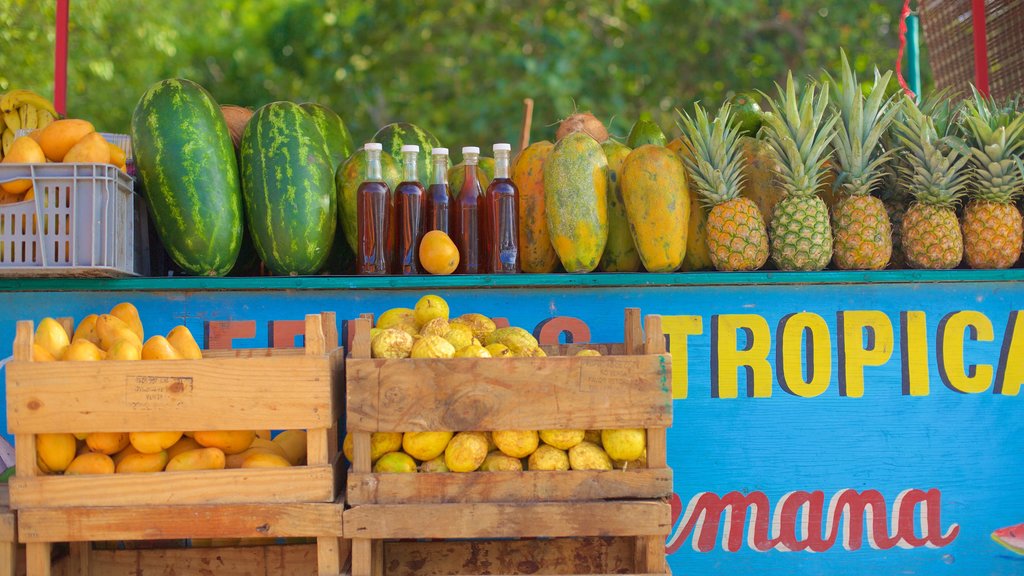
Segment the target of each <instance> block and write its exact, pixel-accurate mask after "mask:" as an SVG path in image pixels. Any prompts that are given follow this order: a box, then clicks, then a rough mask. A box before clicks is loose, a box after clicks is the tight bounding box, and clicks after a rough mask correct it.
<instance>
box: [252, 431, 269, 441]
mask: <svg viewBox="0 0 1024 576" xmlns="http://www.w3.org/2000/svg"><path fill="white" fill-rule="evenodd" d="M255 432H256V437H257V438H262V439H264V440H268V441H269V440H270V439H272V438H273V437H274V435H273V434H271V433H270V430H256V431H255Z"/></svg>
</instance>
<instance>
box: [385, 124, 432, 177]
mask: <svg viewBox="0 0 1024 576" xmlns="http://www.w3.org/2000/svg"><path fill="white" fill-rule="evenodd" d="M370 142H380V143H381V144H382V145H383V146H384V153H385V154H389V155H390V156H391V157H392V158H394V159H395V163H396V164H395V165H396V166H398V173H399V176H401V173H402V145H403V144H416V145H417V146H419V147H420V156H419V160H418V161H417V163H416V170H417V171H418V172H419V175H420V183H421V184H423V186H424V187H426V186H429V185H430V184H431V182H433V176H434V164H433V162H431V161H430V152H431V151H432V150H433V149H434V147H435V146H440V145H441V142H440V141H439V140H438V139H437V138H435V137H434V135H433V134H431V133H430V132H427V131H426V130H424V129H422V128H420V127H418V126H416V125H415V124H409V123H406V122H396V123H394V124H388V125H387V126H384V127H383V128H381V129H380V130H378V131H377V133H376V134H374V135H373V138H372V139H371V140H370ZM392 190H394V188H392Z"/></svg>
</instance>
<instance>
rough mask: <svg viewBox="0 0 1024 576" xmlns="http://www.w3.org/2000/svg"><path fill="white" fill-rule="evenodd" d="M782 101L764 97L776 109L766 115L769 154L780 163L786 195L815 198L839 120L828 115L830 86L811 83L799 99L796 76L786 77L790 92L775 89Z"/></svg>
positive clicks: (787, 89) (791, 74) (779, 173)
mask: <svg viewBox="0 0 1024 576" xmlns="http://www.w3.org/2000/svg"><path fill="white" fill-rule="evenodd" d="M775 88H776V90H777V91H778V94H779V97H778V99H773V98H771V97H770V96H768V95H764V96H765V98H766V99H767V100H768V102H769V104H770V105H771V107H772V113H771V114H765V116H764V125H763V126H762V130H763V131H764V134H765V141H766V142H767V143H768V145H769V150H770V151H771V153H772V155H773V156H774V157H775V160H776V161H777V162H778V163H779V171H778V173H777V174H776V176H777V177H778V178H779V180H780V181H781V184H782V187H783V189H784V190H786V194H787V195H790V196H804V197H807V196H814V195H815V194H816V193H817V191H818V188H819V187H820V185H821V183H822V179H823V176H824V173H825V169H824V166H825V162H827V161H828V158H829V154H828V153H829V150H828V147H829V144H830V143H831V141H832V137H833V136H834V130H833V128H834V127H835V123H836V120H837V117H836V116H833V115H831V114H827V115H826V112H827V111H828V106H829V101H828V84H822V85H821V89H820V90H818V89H817V85H816V84H814V83H813V82H812V83H809V84H808V85H807V86H806V87H805V88H804V90H803V91H802V95H801V96H800V97H799V98H798V97H797V87H796V84H795V83H794V81H793V72H792V71H790V72H789V74H788V75H787V77H786V88H785V89H783V88H782V87H781V86H779V85H778V84H776V85H775Z"/></svg>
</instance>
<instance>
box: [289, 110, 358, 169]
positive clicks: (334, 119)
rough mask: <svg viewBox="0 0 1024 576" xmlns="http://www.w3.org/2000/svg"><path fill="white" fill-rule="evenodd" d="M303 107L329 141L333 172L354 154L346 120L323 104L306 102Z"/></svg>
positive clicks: (328, 146)
mask: <svg viewBox="0 0 1024 576" xmlns="http://www.w3.org/2000/svg"><path fill="white" fill-rule="evenodd" d="M301 106H302V109H303V110H305V111H306V112H308V113H309V115H310V116H312V117H313V121H315V122H316V126H317V128H319V129H320V134H322V135H323V137H324V140H326V141H327V149H328V150H330V151H331V173H332V174H333V173H334V171H335V170H337V169H338V166H340V165H341V163H342V162H344V161H345V159H346V158H348V157H349V155H350V154H352V135H351V134H349V132H348V128H347V127H346V126H345V121H344V120H342V119H341V116H338V115H337V114H336V113H335V112H334V110H331V109H330V108H328V107H327V106H324V105H323V104H316V103H315V102H306V103H305V104H302V105H301Z"/></svg>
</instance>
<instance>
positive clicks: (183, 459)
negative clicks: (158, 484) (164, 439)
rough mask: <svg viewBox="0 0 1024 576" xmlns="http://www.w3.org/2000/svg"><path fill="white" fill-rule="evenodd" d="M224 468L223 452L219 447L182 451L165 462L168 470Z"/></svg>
mask: <svg viewBox="0 0 1024 576" xmlns="http://www.w3.org/2000/svg"><path fill="white" fill-rule="evenodd" d="M223 468H224V452H221V450H220V448H198V449H196V450H189V451H187V452H182V453H181V454H178V455H177V456H175V457H174V458H171V461H170V462H168V463H167V468H165V470H167V471H168V472H175V471H180V470H220V469H223Z"/></svg>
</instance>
